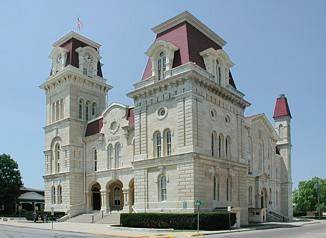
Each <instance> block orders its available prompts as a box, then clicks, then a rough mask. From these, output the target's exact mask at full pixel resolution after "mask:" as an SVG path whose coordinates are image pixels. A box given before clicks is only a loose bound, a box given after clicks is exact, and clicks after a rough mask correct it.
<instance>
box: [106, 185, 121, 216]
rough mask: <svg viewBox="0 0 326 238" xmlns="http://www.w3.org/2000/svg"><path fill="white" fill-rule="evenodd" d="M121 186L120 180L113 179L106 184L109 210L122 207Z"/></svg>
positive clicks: (117, 209)
mask: <svg viewBox="0 0 326 238" xmlns="http://www.w3.org/2000/svg"><path fill="white" fill-rule="evenodd" d="M122 187H123V184H122V182H121V181H120V180H114V181H111V182H109V183H108V184H107V192H108V197H109V208H110V211H119V210H122V209H123V206H124V199H123V192H122Z"/></svg>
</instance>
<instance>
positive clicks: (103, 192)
mask: <svg viewBox="0 0 326 238" xmlns="http://www.w3.org/2000/svg"><path fill="white" fill-rule="evenodd" d="M106 203H107V197H106V190H101V211H104V212H106Z"/></svg>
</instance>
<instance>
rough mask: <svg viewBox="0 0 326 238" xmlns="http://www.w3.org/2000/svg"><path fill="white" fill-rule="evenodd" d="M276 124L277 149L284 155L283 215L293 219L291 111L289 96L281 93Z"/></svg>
mask: <svg viewBox="0 0 326 238" xmlns="http://www.w3.org/2000/svg"><path fill="white" fill-rule="evenodd" d="M273 118H274V122H275V124H274V126H275V130H276V131H277V133H278V135H279V141H278V142H277V149H278V151H279V153H280V155H281V157H282V161H281V171H280V172H281V173H280V179H281V193H280V196H282V198H281V201H282V202H281V204H280V205H281V211H282V213H283V214H282V215H284V216H286V217H288V218H289V220H290V221H291V220H292V219H293V206H292V168H291V150H292V144H291V119H292V116H291V112H290V108H289V105H288V101H287V98H286V97H285V95H284V94H281V95H280V96H279V97H278V98H277V99H276V103H275V109H274V115H273Z"/></svg>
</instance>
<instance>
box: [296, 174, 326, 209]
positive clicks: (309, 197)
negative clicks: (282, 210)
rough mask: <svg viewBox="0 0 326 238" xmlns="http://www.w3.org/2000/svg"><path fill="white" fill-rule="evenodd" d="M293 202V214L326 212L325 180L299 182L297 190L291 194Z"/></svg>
mask: <svg viewBox="0 0 326 238" xmlns="http://www.w3.org/2000/svg"><path fill="white" fill-rule="evenodd" d="M318 184H319V185H318ZM318 187H319V188H318ZM318 195H319V199H320V203H319V204H320V205H319V207H318ZM293 202H294V204H295V208H294V213H297V214H298V213H306V212H307V211H324V210H326V179H320V178H317V177H314V178H312V179H311V180H307V181H301V182H299V187H298V189H296V190H294V192H293Z"/></svg>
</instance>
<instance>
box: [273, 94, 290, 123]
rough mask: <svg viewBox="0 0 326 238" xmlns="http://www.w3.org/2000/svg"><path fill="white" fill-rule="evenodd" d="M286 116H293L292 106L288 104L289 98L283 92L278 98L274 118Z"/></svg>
mask: <svg viewBox="0 0 326 238" xmlns="http://www.w3.org/2000/svg"><path fill="white" fill-rule="evenodd" d="M285 116H289V117H292V116H291V112H290V108H289V104H288V100H287V98H286V97H285V95H284V94H281V95H280V96H279V97H278V98H277V99H276V103H275V109H274V115H273V118H274V119H276V118H279V117H285Z"/></svg>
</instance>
